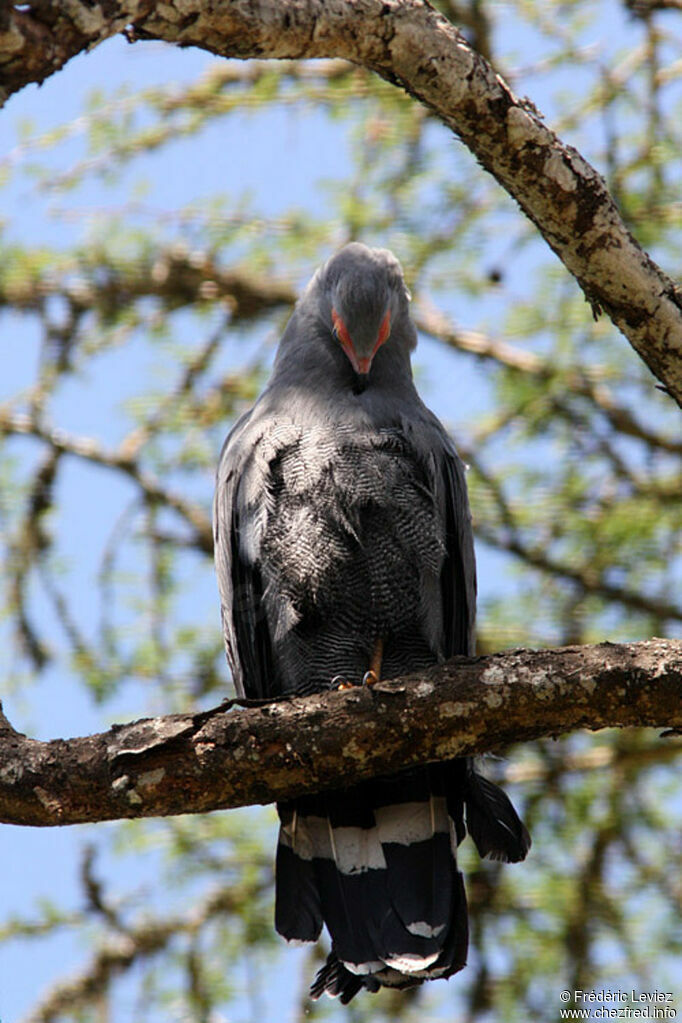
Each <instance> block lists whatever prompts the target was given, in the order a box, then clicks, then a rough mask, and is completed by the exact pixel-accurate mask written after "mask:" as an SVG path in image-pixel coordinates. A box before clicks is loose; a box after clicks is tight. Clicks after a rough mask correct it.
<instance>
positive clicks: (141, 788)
mask: <svg viewBox="0 0 682 1023" xmlns="http://www.w3.org/2000/svg"><path fill="white" fill-rule="evenodd" d="M628 725H649V726H653V727H657V728H672V729H677V730H680V729H682V641H666V640H660V639H655V640H650V641H648V642H644V643H632V644H623V645H615V644H609V643H603V644H600V645H598V646H585V647H564V648H560V649H557V650H536V651H532V650H515V651H508V652H505V653H500V654H495V655H494V656H492V657H481V658H475V659H466V658H455V659H454V660H452V661H451V662H449V663H448V664H445V665H442V666H440V667H437V668H434V669H432V670H431V671H429V672H424V673H423V674H422V675H420V676H418V677H417V676H413V677H411V678H409V679H402V680H401V679H399V680H395V681H393V682H385V683H379V684H377V685H376V686H373V687H371V688H367V687H364V688H357V689H353V690H349V691H344V692H333V693H325V694H323V695H316V696H310V697H307V698H305V699H302V698H299V699H292V700H287V701H282V702H278V703H270V704H267V705H263V706H259V707H251V708H248V709H243V710H230V709H229V708H228V709H221V708H217V709H216V710H215V711H209V712H206V713H201V714H196V715H190V714H187V715H170V716H168V717H165V718H153V719H148V720H143V721H138V722H135V723H133V724H130V725H115V726H114V727H113V728H112V729H111V730H110V731H109V732H104V733H102V734H100V735H92V736H88V737H84V738H77V739H68V740H64V739H57V740H54V741H52V742H38V741H36V740H34V739H27V738H26V737H25V736H23V735H20V734H19V733H18V732H16V731H14V729H13V728H12V727H11V726H10V725H9V723H8V722H7V721H6V720H5V719H4V718H2V717H1V716H0V765H1V766H0V820H2V821H4V822H7V823H14V824H32V825H55V824H76V823H81V822H84V821H98V820H111V819H115V818H123V817H149V816H157V815H167V814H178V813H199V812H203V811H208V810H217V809H224V808H227V807H234V806H243V805H247V804H251V803H270V802H272V801H273V800H276V799H283V798H287V797H290V796H294V795H299V794H301V793H304V792H314V791H319V790H323V789H330V788H338V787H339V785H340V784H344V785H345V784H349V783H351V782H354V781H358V780H359V779H361V778H366V777H371V776H372V775H376V774H379V773H385V772H390V771H395V770H397V769H399V768H401V767H405V766H408V765H410V764H415V763H420V762H427V761H436V760H444V759H447V758H449V757H453V756H459V755H464V754H474V753H483V752H488V751H491V750H495V749H499V748H501V747H503V746H506V745H507V744H509V743H512V742H521V741H526V740H530V739H537V738H539V737H541V736H557V735H560V734H562V733H564V732H568V731H571V730H573V729H576V728H589V729H592V730H596V729H599V728H607V727H624V726H628Z"/></svg>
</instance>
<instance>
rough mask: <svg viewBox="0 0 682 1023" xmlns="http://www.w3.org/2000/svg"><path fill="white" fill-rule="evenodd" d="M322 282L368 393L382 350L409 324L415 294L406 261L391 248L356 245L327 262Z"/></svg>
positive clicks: (340, 338)
mask: <svg viewBox="0 0 682 1023" xmlns="http://www.w3.org/2000/svg"><path fill="white" fill-rule="evenodd" d="M322 283H323V289H324V293H325V297H326V298H327V300H328V306H327V307H326V308H327V309H328V315H329V329H330V332H331V335H332V338H333V340H334V343H336V344H337V345H339V347H340V348H341V349H342V351H343V352H344V354H345V355H346V357H347V359H348V361H349V362H350V364H351V366H352V368H353V371H354V373H355V376H356V380H357V385H358V387H359V389H363V388H364V387H366V386H367V383H368V381H369V378H370V373H371V370H372V364H373V362H374V359H375V357H376V356H377V354H378V352H379V351H380V349H381V348H382V347H383V346H384V345H389V344H390V343H391V341H392V339H393V338H394V336H395V335H396V328H397V326H398V325H399V324H401V323H403V322H404V321H406V320H407V302H408V300H409V293H408V291H407V288H406V287H405V281H404V280H403V274H402V270H401V268H400V263H399V262H398V260H397V259H396V258H395V256H394V255H393V254H392V253H391V252H389V251H388V249H369V248H367V246H365V245H362V244H360V243H359V242H352V243H351V244H350V245H346V246H345V248H343V249H342V250H341V251H340V252H339V253H337V255H336V256H334V257H333V258H332V259H330V260H329V262H328V263H327V264H326V266H325V267H324V269H323V275H322ZM410 347H412V345H411V344H410Z"/></svg>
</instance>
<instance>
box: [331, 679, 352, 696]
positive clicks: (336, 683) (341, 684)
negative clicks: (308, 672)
mask: <svg viewBox="0 0 682 1023" xmlns="http://www.w3.org/2000/svg"><path fill="white" fill-rule="evenodd" d="M330 685H331V688H332V689H336V690H337V692H339V691H341V690H343V689H355V686H354V685H353V683H352V682H349V681H348V679H347V678H345V676H344V675H334V678H333V679H332V680H331V682H330Z"/></svg>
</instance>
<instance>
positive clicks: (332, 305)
mask: <svg viewBox="0 0 682 1023" xmlns="http://www.w3.org/2000/svg"><path fill="white" fill-rule="evenodd" d="M408 301H409V295H408V292H407V289H406V287H405V284H404V281H403V276H402V272H401V269H400V265H399V263H398V262H397V260H396V259H395V257H394V256H393V255H392V254H391V253H390V252H388V251H387V250H383V249H374V250H371V249H367V248H366V247H365V246H363V245H359V244H351V245H348V246H346V247H345V248H344V249H343V250H342V251H341V252H340V253H338V254H337V255H336V256H335V257H334V258H333V259H331V260H330V261H329V262H328V263H326V264H325V265H324V266H323V267H322V268H321V269H320V270H318V272H317V273H316V274H315V275H314V277H313V279H312V280H311V282H310V284H309V285H308V287H307V288H306V290H305V292H304V294H303V295H302V297H301V299H300V301H299V302H298V304H297V306H296V309H295V311H294V313H293V315H292V317H291V319H290V321H289V323H288V325H287V327H286V330H285V332H284V335H283V337H282V339H281V342H280V345H279V349H278V353H277V357H276V360H275V364H274V369H273V373H272V377H271V379H270V382H269V384H268V386H267V388H266V389H265V391H264V392H263V394H262V395H261V397H260V398H259V400H258V401H257V403H256V404H255V406H254V407H253V409H252V410H251V411H250V412H248V413H247V414H246V415H245V416H243V417H242V418H241V419H240V420H239V422H238V423H237V424H236V426H235V427H234V429H233V430H232V432H231V433H230V435H229V437H228V438H227V441H226V443H225V445H224V448H223V452H222V454H221V458H220V464H219V468H218V478H217V487H216V496H215V506H214V532H215V551H216V566H217V573H218V583H219V589H220V597H221V608H222V623H223V631H224V635H225V642H226V649H227V657H228V662H229V664H230V668H231V670H232V674H233V678H234V681H235V685H236V688H237V692H238V693H239V694H240V695H241V696H247V697H258V698H271V697H276V696H280V695H283V694H292V693H296V694H304V693H309V692H314V691H320V690H324V689H327V688H329V687H330V686H331V685H332V684H333V683H332V680H333V679H335V677H336V676H343V677H344V678H345V679H347V680H349V681H350V682H352V683H356V684H359V683H360V682H361V681H362V679H363V676H364V675H365V673H366V672H367V671H368V669H369V668H370V666H371V665H372V664H374V663H376V658H377V652H378V656H379V659H380V664H381V675H382V677H384V678H391V677H394V676H397V675H401V674H406V673H407V672H410V671H417V670H419V669H423V668H426V667H428V666H429V665H432V664H434V663H437V662H440V661H442V660H444V659H445V658H447V657H450V656H452V655H453V654H455V653H463V654H472V653H473V651H474V616H475V598H476V581H475V563H474V552H473V539H472V532H471V519H470V513H469V506H468V500H467V493H466V484H465V479H464V472H463V466H462V463H461V461H460V459H459V458H458V456H457V453H456V451H455V449H454V446H453V444H452V441H451V440H450V438H449V437H448V435H447V433H446V431H445V430H444V428H443V427H442V425H441V424H440V423H439V421H438V420H437V419H436V417H435V416H434V415H433V414H432V413H431V412H430V411H429V410H428V409H427V408H426V407H425V405H424V404H423V402H422V401H421V399H420V398H419V396H418V394H417V391H416V389H415V387H414V383H413V380H412V372H411V365H410V354H411V352H412V350H413V348H414V347H415V344H416V333H415V329H414V326H413V324H412V322H411V320H410V317H409V311H408V308H409V307H408ZM377 643H379V644H380V646H379V647H377ZM493 793H494V794H495V795H493ZM468 794H469V795H471V797H472V802H471V808H470V811H469V813H470V817H471V818H472V820H473V821H474V822H475V827H474V828H473V829H472V828H470V830H472V833H473V831H474V830H475V831H476V832H477V833H476V834H475V835H474V838H475V840H476V843H477V845H479V848H480V849H481V851H484V852H485V854H488V855H493V856H497V857H498V858H502V859H512V860H513V859H521V858H523V856H525V853H526V851H527V848H528V845H529V842H530V840H529V839H528V836H527V832H526V831H525V828H523V825H522V824H521V822H520V821H519V820H518V818H517V817H516V814H515V812H514V810H513V808H512V807H511V804H510V803H509V801H508V800H507V798H506V796H504V794H503V793H501V792H500V790H498V789H496V788H495V787H494V786H492V785H491V784H490V783H489V782H485V784H484V785H482V784H481V779H480V777H479V776H478V775H476V773H475V772H474V771H473V767H472V766H471V764H469V763H468V762H467V761H453V762H452V763H451V764H449V765H431V766H430V767H425V768H419V769H416V770H413V771H410V772H404V773H403V774H402V775H399V776H397V779H384V780H383V781H381V780H379V781H376V782H371V783H365V784H364V785H363V786H356V787H354V788H352V789H347V790H343V791H341V792H340V793H337V794H336V795H333V794H328V795H323V796H320V797H310V798H308V799H307V800H297V801H293V802H292V803H287V804H282V805H280V807H279V811H280V818H281V820H282V830H281V835H280V845H279V850H278V878H277V889H278V890H277V908H276V923H277V928H278V930H279V931H280V932H281V933H283V934H284V936H285V937H287V938H290V939H298V940H314V939H315V938H316V937H317V935H318V934H319V930H320V927H321V925H322V922H323V920H324V922H325V923H326V924H327V927H328V929H329V930H330V933H331V937H332V953H331V955H330V959H329V961H328V963H327V966H326V967H324V968H323V970H322V971H321V972H320V975H319V976H318V978H317V980H316V982H315V984H314V985H313V989H312V991H313V994H314V995H315V996H317V995H318V994H320V993H321V992H322V991H323V990H326V991H328V992H329V993H331V994H338V995H340V996H341V999H342V1001H348V1000H349V999H350V998H351V997H353V995H354V994H355V993H356V991H357V990H358V989H359V988H360V987H361V986H364V987H367V988H368V989H370V990H375V989H376V988H377V987H378V985H379V984H380V983H383V984H389V985H392V986H398V987H401V986H407V985H408V984H413V983H419V982H421V980H423V979H427V978H429V977H432V976H447V975H449V974H450V973H452V972H454V971H455V970H456V969H460V968H461V967H462V966H463V965H464V963H465V961H466V903H465V898H464V890H463V886H462V882H461V875H460V874H459V873H458V872H457V870H456V865H455V850H456V845H457V843H458V841H460V840H461V838H462V837H463V834H464V824H463V818H462V814H463V804H464V803H465V802H466V800H467V795H468ZM510 836H511V837H510ZM505 843H506V844H505ZM404 886H407V887H408V888H410V886H411V888H412V890H413V891H414V892H417V893H421V894H418V895H417V897H416V901H415V899H414V898H412V902H410V898H411V897H410V898H408V897H407V895H406V894H405V893H403V892H401V889H402V888H403V887H404ZM406 899H407V902H405V900H406ZM407 903H410V904H409V905H408V904H407ZM412 903H414V904H412Z"/></svg>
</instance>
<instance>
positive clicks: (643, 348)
mask: <svg viewBox="0 0 682 1023" xmlns="http://www.w3.org/2000/svg"><path fill="white" fill-rule="evenodd" d="M20 8H21V9H18V7H15V6H14V5H10V7H9V8H7V7H5V8H4V9H3V11H2V12H0V67H2V69H3V75H2V83H1V84H0V100H2V99H6V98H7V97H8V96H9V95H11V94H12V93H13V92H15V91H16V90H17V89H20V88H21V87H22V86H24V85H26V84H27V83H28V82H33V81H42V80H43V79H44V78H46V77H47V76H48V75H49V74H51V73H52V72H53V71H54V70H56V69H57V68H59V67H61V66H63V64H64V63H65V62H66V61H67V60H68V59H69V58H70V56H73V55H75V54H76V53H79V52H80V51H81V50H82V49H84V48H86V47H90V48H91V47H93V46H95V45H96V44H97V43H99V42H101V41H102V40H103V39H105V38H107V37H108V36H110V35H113V34H114V33H116V32H119V31H121V29H122V28H123V27H124V26H129V27H130V26H132V27H130V28H129V33H128V34H129V38H138V39H139V38H154V39H164V40H166V41H168V42H173V43H178V44H181V45H183V46H188V45H193V46H200V47H202V48H204V49H206V50H210V51H211V52H213V53H217V54H220V55H222V56H225V57H239V58H251V57H260V58H263V57H271V58H273V57H274V58H310V57H343V58H345V59H347V60H351V61H353V62H354V63H356V64H360V65H362V66H364V67H366V68H369V69H370V70H373V71H375V72H377V73H378V74H380V75H381V76H382V77H383V78H386V79H387V80H388V81H391V82H393V83H394V84H395V85H399V86H401V87H402V88H404V89H405V90H406V91H407V92H409V93H410V94H411V95H413V96H415V97H416V98H417V99H419V100H421V102H422V103H424V104H425V105H426V106H427V107H429V108H430V109H431V110H432V111H433V112H434V113H435V114H436V115H437V116H438V117H439V118H440V119H441V120H442V121H443V122H444V123H445V124H446V125H448V126H449V127H450V128H451V129H452V130H453V131H454V132H455V133H456V134H457V135H458V136H459V137H460V138H461V139H462V140H463V141H464V142H465V143H466V145H467V146H468V147H469V149H470V150H471V151H472V153H474V155H475V156H476V158H477V159H478V161H479V162H480V163H481V164H482V165H483V166H484V167H485V168H486V169H487V170H488V171H490V173H491V174H493V175H494V176H495V178H496V179H497V180H498V182H499V183H500V184H501V185H502V186H503V187H504V188H505V189H506V190H507V191H508V192H509V193H510V195H512V196H513V197H514V198H515V199H516V201H517V202H518V203H519V205H520V206H521V208H522V209H523V210H524V212H525V213H526V215H527V216H528V217H529V218H530V219H531V220H532V221H533V222H534V223H535V224H536V225H537V226H538V228H539V229H540V231H541V232H542V234H543V236H544V238H545V239H546V241H547V242H548V244H549V245H550V246H551V247H552V249H553V250H554V251H555V252H556V254H557V255H558V256H559V258H560V259H561V260H562V262H563V263H564V265H565V266H566V267H567V268H568V270H569V271H570V272H571V273H572V274H573V276H574V277H575V278H576V280H577V281H578V283H579V284H580V286H581V287H582V289H583V291H584V293H585V295H586V297H587V299H588V300H589V302H590V303H591V305H592V308H593V310H594V311H595V314H596V313H597V312H599V311H601V310H604V311H605V312H606V313H608V315H609V316H610V318H611V319H612V321H613V322H614V323H615V324H616V326H618V327H619V329H620V330H622V331H623V333H624V334H625V335H626V337H627V338H628V339H629V341H630V343H631V344H632V345H633V347H634V348H635V349H636V351H637V352H638V353H639V355H640V356H641V358H642V359H643V360H644V361H645V362H646V363H647V365H648V366H649V368H650V369H651V370H652V372H653V373H654V374H655V375H656V376H657V377H658V378H659V380H661V381H662V383H663V384H664V386H665V388H666V389H667V390H668V391H669V392H670V394H671V395H672V396H673V397H674V398H675V399H676V401H677V402H678V404H680V405H681V406H682V290H681V289H680V288H678V287H677V285H676V284H675V283H674V282H673V281H672V280H671V279H670V278H669V277H667V276H666V275H665V274H664V273H663V272H662V271H661V270H660V269H659V268H658V267H657V266H656V264H655V263H653V261H652V260H651V259H649V257H648V256H647V255H646V253H645V252H643V251H642V249H641V248H640V247H639V245H638V244H637V242H636V241H635V240H634V238H633V237H632V235H631V234H630V233H629V231H628V230H627V228H626V227H625V224H624V223H623V221H622V219H621V217H620V214H619V212H618V208H617V206H616V204H615V202H614V200H613V198H612V197H611V195H610V194H609V191H608V189H607V187H606V185H605V183H604V181H603V179H602V178H601V176H600V175H599V174H598V173H597V172H596V171H595V170H594V168H593V167H591V166H590V165H589V164H588V163H587V162H586V161H585V160H584V159H583V158H582V157H581V156H580V154H579V153H578V152H576V150H575V149H573V148H571V147H570V146H567V145H565V144H564V143H562V142H561V140H560V139H559V138H558V137H557V136H556V135H555V134H554V133H553V132H552V131H551V130H550V129H549V128H548V127H547V126H546V125H545V124H544V123H543V121H542V119H541V117H540V116H539V115H538V113H537V111H536V110H535V109H534V107H533V106H532V104H531V103H530V102H529V101H528V100H526V99H519V98H517V97H516V96H515V95H514V94H513V93H512V91H511V89H510V88H509V86H508V85H507V84H506V83H505V82H504V81H503V79H502V78H500V77H499V75H497V74H496V73H495V71H494V70H493V68H492V67H491V66H490V65H489V64H488V63H487V61H486V60H485V59H484V58H483V57H482V56H481V55H480V54H478V53H476V51H475V50H473V49H472V48H471V46H470V45H469V44H468V43H467V42H466V40H465V39H464V38H463V37H462V36H461V35H460V33H459V32H458V31H457V29H456V28H455V27H454V26H453V25H451V24H450V22H448V21H447V20H446V19H445V18H444V17H443V16H442V15H440V14H439V13H438V12H437V11H435V10H434V9H433V8H432V7H431V6H430V5H429V4H428V3H427V2H426V0H225V2H223V3H220V4H214V3H211V4H209V3H206V2H205V0H165V2H164V3H163V4H161V3H154V2H153V0H102V2H101V3H99V4H98V5H97V6H96V7H94V8H93V6H92V5H91V3H90V2H89V0H54V2H52V3H50V4H46V3H44V0H32V2H29V3H27V4H21V5H20Z"/></svg>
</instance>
